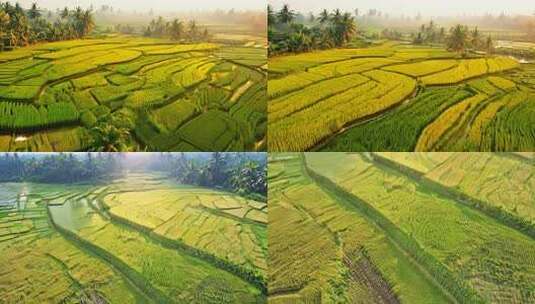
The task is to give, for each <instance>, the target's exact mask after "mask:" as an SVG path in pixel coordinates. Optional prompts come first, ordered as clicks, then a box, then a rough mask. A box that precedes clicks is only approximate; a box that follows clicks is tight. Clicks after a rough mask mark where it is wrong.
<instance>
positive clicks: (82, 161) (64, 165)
mask: <svg viewBox="0 0 535 304" xmlns="http://www.w3.org/2000/svg"><path fill="white" fill-rule="evenodd" d="M121 158H122V157H121V154H112V153H83V154H81V153H80V154H75V153H59V154H49V155H45V156H36V155H35V154H31V155H29V154H18V153H5V154H3V155H2V156H0V182H21V181H30V182H46V183H78V182H92V181H103V180H106V179H109V178H113V177H117V176H118V175H120V174H121V173H122V168H123V167H122V162H121Z"/></svg>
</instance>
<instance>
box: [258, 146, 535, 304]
mask: <svg viewBox="0 0 535 304" xmlns="http://www.w3.org/2000/svg"><path fill="white" fill-rule="evenodd" d="M270 157H271V159H270V164H269V180H270V188H269V191H270V209H269V217H270V225H269V228H268V229H269V234H268V235H269V242H270V247H269V253H270V255H269V256H270V264H269V265H270V268H269V269H270V276H269V282H270V285H269V286H270V289H269V295H270V302H272V303H295V302H296V301H302V302H314V301H320V299H321V300H323V299H329V300H330V301H333V302H341V303H354V302H360V301H362V302H366V303H372V302H373V303H375V302H380V303H385V302H386V303H420V302H432V303H450V302H452V301H458V302H462V303H464V302H466V303H493V302H499V303H517V302H532V301H533V300H534V294H533V293H532V290H533V288H534V286H533V283H532V280H530V279H529V278H530V277H532V276H533V275H534V272H533V269H532V268H530V267H524V266H525V265H529V264H531V263H533V259H534V257H533V255H531V254H527V255H526V254H525V253H526V250H531V251H532V250H533V246H534V243H533V235H532V234H531V233H530V230H529V229H532V228H533V226H532V225H533V219H534V218H533V215H534V213H533V208H532V206H531V207H530V206H529V203H527V202H529V201H532V199H533V195H534V193H535V192H534V191H535V189H534V188H533V185H534V184H533V175H532V174H530V173H528V172H531V171H532V170H533V167H532V166H533V154H530V153H518V154H492V153H348V154H346V153H306V155H300V154H295V153H276V154H273V155H271V156H270ZM271 185H273V186H271ZM530 225H531V228H529V227H530ZM437 227H440V228H437ZM288 231H291V233H289V232H288ZM483 253H484V254H483Z"/></svg>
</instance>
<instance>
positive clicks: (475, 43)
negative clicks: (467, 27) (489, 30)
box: [470, 26, 481, 49]
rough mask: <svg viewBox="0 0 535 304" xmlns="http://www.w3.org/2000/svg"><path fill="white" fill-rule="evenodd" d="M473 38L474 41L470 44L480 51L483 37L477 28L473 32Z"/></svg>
mask: <svg viewBox="0 0 535 304" xmlns="http://www.w3.org/2000/svg"><path fill="white" fill-rule="evenodd" d="M471 37H472V39H471V41H470V43H471V44H472V47H473V48H474V49H478V48H479V47H480V45H481V35H480V34H479V30H478V28H477V26H476V27H475V28H474V30H473V31H472V33H471Z"/></svg>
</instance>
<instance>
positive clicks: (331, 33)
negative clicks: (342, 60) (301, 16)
mask: <svg viewBox="0 0 535 304" xmlns="http://www.w3.org/2000/svg"><path fill="white" fill-rule="evenodd" d="M296 15H297V14H296V12H294V11H292V10H291V9H290V7H289V6H288V5H283V7H282V8H281V9H280V11H278V12H275V11H274V10H273V8H272V7H271V6H270V5H268V26H269V27H268V39H269V53H270V55H276V54H278V53H286V52H293V53H297V52H306V51H311V50H315V49H327V48H333V47H341V46H344V45H346V44H347V43H348V42H350V41H351V40H352V38H353V37H354V36H355V35H356V34H357V25H356V23H355V19H354V17H353V16H352V15H351V13H349V12H345V13H342V12H341V11H340V10H339V9H337V10H334V11H333V12H332V13H330V12H328V11H327V10H324V11H323V12H322V13H321V14H320V15H319V16H318V17H317V18H316V17H315V16H314V15H311V16H310V18H309V19H308V20H307V21H308V22H307V24H306V25H304V24H302V23H298V22H295V21H296V20H295V17H296Z"/></svg>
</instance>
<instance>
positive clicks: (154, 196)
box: [103, 186, 267, 275]
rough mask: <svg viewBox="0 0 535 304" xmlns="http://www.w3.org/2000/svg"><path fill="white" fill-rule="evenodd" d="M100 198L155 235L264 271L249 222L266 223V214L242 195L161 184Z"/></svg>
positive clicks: (124, 217) (118, 215)
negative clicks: (158, 187) (152, 188)
mask: <svg viewBox="0 0 535 304" xmlns="http://www.w3.org/2000/svg"><path fill="white" fill-rule="evenodd" d="M119 189H120V188H119ZM119 191H120V190H119ZM103 203H104V204H105V205H106V206H108V207H110V209H109V212H110V213H111V214H113V215H115V216H117V217H120V218H123V219H126V220H128V221H130V222H133V223H135V224H137V225H141V226H143V227H146V228H147V229H149V230H151V231H153V232H154V233H155V234H157V235H160V236H162V237H165V238H167V239H170V240H173V241H178V242H181V243H184V244H186V245H188V246H190V247H194V248H196V249H199V250H201V251H204V252H206V253H209V254H212V255H214V256H217V257H219V258H221V259H224V260H227V261H229V262H231V263H232V264H235V265H238V266H240V267H244V268H247V269H250V270H252V271H255V272H258V273H260V274H262V275H263V273H264V272H265V271H266V259H265V256H264V253H263V251H262V248H261V240H260V239H258V236H256V235H255V233H254V230H253V228H252V226H253V225H262V226H264V229H265V225H266V224H267V214H266V211H259V210H258V209H255V208H253V207H251V205H250V204H249V201H248V200H246V199H243V198H241V197H238V196H235V195H231V194H228V193H224V192H217V191H212V190H209V189H197V188H182V187H178V188H177V187H171V186H162V187H161V189H157V190H156V189H154V190H142V191H139V192H137V191H129V192H124V193H116V194H110V195H107V196H105V197H104V198H103ZM238 211H239V212H238Z"/></svg>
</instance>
